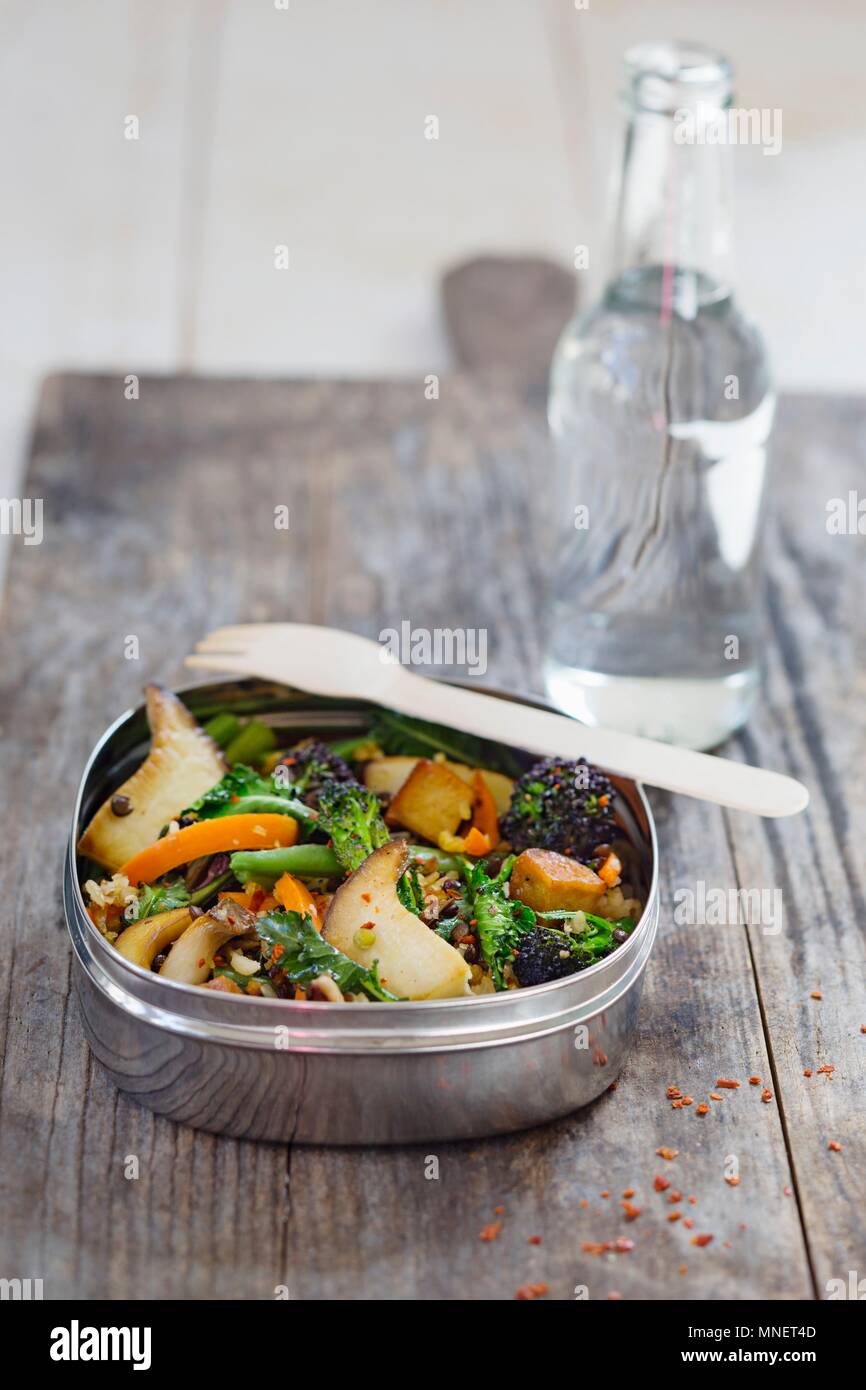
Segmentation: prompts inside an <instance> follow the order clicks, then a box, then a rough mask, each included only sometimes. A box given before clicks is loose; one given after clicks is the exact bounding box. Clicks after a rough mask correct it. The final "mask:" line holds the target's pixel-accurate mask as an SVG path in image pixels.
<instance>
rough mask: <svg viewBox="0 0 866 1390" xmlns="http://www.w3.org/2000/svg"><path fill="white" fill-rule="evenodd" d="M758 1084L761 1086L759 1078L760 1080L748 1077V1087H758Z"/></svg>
mask: <svg viewBox="0 0 866 1390" xmlns="http://www.w3.org/2000/svg"><path fill="white" fill-rule="evenodd" d="M760 1084H761V1078H760V1077H759V1076H750V1077H749V1085H750V1086H760Z"/></svg>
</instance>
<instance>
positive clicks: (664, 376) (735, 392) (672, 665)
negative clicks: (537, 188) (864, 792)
mask: <svg viewBox="0 0 866 1390" xmlns="http://www.w3.org/2000/svg"><path fill="white" fill-rule="evenodd" d="M626 65H627V93H626V100H627V105H628V126H627V130H626V141H625V162H624V166H623V171H622V179H621V183H620V187H619V197H618V209H617V226H616V234H615V239H614V257H615V259H614V265H613V267H612V268H611V273H610V278H609V281H608V286H607V289H606V291H605V293H604V296H603V298H602V301H601V303H600V304H598V305H597V306H596V307H594V308H593V309H592V310H590V311H589V312H588V313H586V314H583V315H582V316H579V317H578V318H577V319H575V321H574V322H573V323H572V324H571V325H569V327H568V328H567V329H566V331H565V333H564V334H563V337H562V339H561V341H560V344H559V347H558V348H557V352H556V356H555V358H554V363H553V367H552V372H551V393H550V404H549V415H550V423H551V428H552V431H553V434H554V438H555V442H556V450H557V464H558V468H557V489H556V507H557V515H556V524H557V526H558V527H559V528H561V532H562V543H561V545H560V546H559V547H558V551H557V559H556V561H555V565H556V569H555V573H554V574H553V576H552V610H551V612H550V614H549V621H550V632H549V637H548V648H547V651H548V659H547V665H546V671H545V677H546V682H547V688H548V691H549V693H550V695H551V697H552V699H553V700H554V701H555V703H556V704H557V705H559V706H560V707H561V708H562V709H565V710H566V711H567V712H569V713H570V714H574V715H577V716H578V717H579V718H581V719H584V720H586V721H588V722H589V723H593V724H607V725H610V726H612V727H614V728H617V729H622V730H626V731H628V732H632V733H640V734H646V735H649V736H651V737H654V738H663V739H667V740H669V741H671V742H675V743H681V744H686V745H689V746H691V747H697V748H708V747H712V746H713V745H714V744H716V743H718V742H719V741H720V740H721V739H723V738H724V737H725V736H726V735H727V734H728V733H730V732H731V730H733V729H735V728H737V727H738V726H739V725H741V724H742V723H743V722H744V721H745V720H746V718H747V717H748V715H749V712H750V710H751V708H752V705H753V703H754V699H755V696H756V693H757V690H758V687H759V683H760V650H761V640H762V639H761V618H760V548H761V534H762V522H763V512H764V505H763V503H764V483H765V467H766V451H765V444H766V441H767V437H768V435H769V432H770V427H771V425H772V420H773V412H774V407H775V399H774V397H773V395H772V392H771V386H770V379H769V371H768V365H767V359H766V355H765V352H764V347H763V342H762V339H761V337H760V334H759V333H758V332H757V330H756V329H755V328H754V327H753V325H752V324H751V323H750V322H749V321H748V320H747V319H746V318H745V317H744V316H743V315H742V313H741V311H740V309H739V307H738V306H737V304H736V302H735V300H734V297H733V292H732V287H731V279H730V266H729V241H730V238H729V223H730V197H729V187H728V182H729V178H728V166H729V159H730V154H731V149H730V144H731V142H732V140H733V139H736V138H744V137H743V132H742V131H741V130H740V127H739V125H738V124H736V123H735V122H734V121H733V120H732V118H733V117H734V116H735V113H734V112H732V111H731V110H730V104H731V70H730V67H729V65H728V63H727V62H726V61H725V60H724V59H722V58H720V57H718V56H717V55H716V54H715V53H713V52H712V51H711V50H709V49H705V48H702V47H698V46H694V45H684V44H674V43H657V44H643V45H641V46H639V47H638V48H636V49H634V50H632V51H631V52H630V53H629V54H628V56H627V60H626ZM732 132H733V133H732ZM747 133H748V136H749V138H752V139H757V138H763V134H764V133H765V128H763V127H761V126H760V124H756V125H755V126H754V127H752V126H748V127H747Z"/></svg>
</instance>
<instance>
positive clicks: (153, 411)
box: [0, 376, 866, 1301]
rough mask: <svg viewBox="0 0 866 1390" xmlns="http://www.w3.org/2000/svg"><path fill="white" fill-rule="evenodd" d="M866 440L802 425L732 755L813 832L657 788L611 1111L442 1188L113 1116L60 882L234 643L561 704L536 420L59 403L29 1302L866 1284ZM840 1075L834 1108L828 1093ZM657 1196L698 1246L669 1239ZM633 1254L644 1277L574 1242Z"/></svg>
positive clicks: (211, 387) (22, 914) (37, 439)
mask: <svg viewBox="0 0 866 1390" xmlns="http://www.w3.org/2000/svg"><path fill="white" fill-rule="evenodd" d="M864 439H866V406H864V403H863V402H862V401H858V400H848V399H833V400H829V399H818V398H794V399H790V398H789V399H787V400H785V401H784V402H783V404H782V409H781V413H780V421H779V429H778V435H777V450H776V453H777V465H778V466H777V473H776V486H775V490H774V502H775V507H776V514H777V524H776V528H775V533H774V539H773V542H772V546H771V548H770V551H769V561H770V564H769V599H770V613H771V618H772V625H773V636H772V640H771V642H770V643H769V645H768V663H769V673H768V685H767V694H766V699H765V701H764V703H763V704H762V706H761V709H760V711H759V712H758V714H757V715H756V717H755V719H754V721H753V723H752V725H751V727H750V728H749V730H748V732H747V733H746V734H745V735H743V737H742V738H740V739H738V740H736V741H735V742H734V743H733V745H732V747H731V750H730V751H731V752H732V754H733V756H745V757H748V758H749V759H751V760H754V761H756V762H761V763H763V764H765V765H766V766H769V767H776V768H779V769H783V770H786V771H789V772H791V773H792V774H794V775H795V776H797V777H800V778H802V779H803V780H804V781H806V782H807V783H808V784H809V785H810V787H811V789H812V793H813V802H812V809H811V811H810V812H809V814H808V815H807V816H804V817H801V818H800V819H798V820H796V821H792V822H785V823H771V822H759V821H757V820H753V819H751V818H748V817H745V816H737V815H734V814H726V813H723V812H721V811H720V810H718V809H717V808H714V807H710V806H702V805H698V804H693V803H691V802H688V801H678V802H677V801H673V800H671V799H669V798H667V797H664V796H661V795H656V794H654V795H653V797H652V800H653V805H654V808H655V811H656V815H657V818H658V827H659V835H660V848H661V890H662V900H661V911H662V918H661V931H660V939H659V943H658V946H657V948H656V951H655V953H654V955H653V958H652V960H651V962H650V966H649V970H648V974H647V982H646V991H645V995H644V1004H643V1009H642V1015H641V1024H640V1036H639V1038H638V1041H637V1045H636V1047H635V1049H634V1051H633V1054H632V1056H631V1060H630V1062H629V1063H628V1065H627V1068H626V1071H625V1073H624V1074H623V1076H622V1078H621V1080H620V1082H619V1085H618V1087H617V1089H616V1090H615V1091H611V1092H609V1093H607V1094H605V1095H604V1096H603V1097H602V1098H601V1099H600V1100H599V1101H598V1102H597V1103H596V1104H594V1105H593V1106H591V1107H590V1108H588V1109H586V1110H584V1111H581V1112H579V1113H577V1114H575V1115H574V1116H572V1117H570V1118H568V1119H566V1120H563V1121H560V1122H557V1123H555V1124H552V1125H549V1126H547V1127H545V1128H542V1129H539V1130H536V1131H534V1132H531V1133H526V1134H521V1135H516V1136H512V1137H509V1138H504V1139H495V1140H491V1141H488V1142H486V1143H474V1144H452V1145H437V1146H436V1150H435V1157H436V1158H437V1159H438V1178H434V1179H431V1178H430V1177H428V1173H429V1172H430V1171H431V1165H430V1164H429V1163H428V1158H429V1157H430V1155H429V1154H428V1153H427V1151H426V1150H425V1149H424V1148H423V1147H419V1148H407V1149H395V1150H376V1151H372V1150H368V1151H360V1152H353V1151H352V1152H350V1151H327V1150H317V1149H301V1148H293V1149H285V1148H281V1147H277V1146H268V1145H254V1144H251V1143H243V1142H237V1141H233V1140H222V1139H218V1138H214V1137H212V1136H210V1135H207V1134H200V1133H195V1132H194V1131H192V1130H188V1129H181V1128H178V1127H176V1126H174V1125H173V1124H171V1123H170V1122H168V1121H165V1120H161V1119H156V1118H155V1117H154V1116H153V1115H151V1114H150V1113H149V1112H148V1111H145V1110H141V1109H138V1108H137V1107H136V1106H135V1105H134V1104H133V1103H132V1102H131V1101H129V1100H127V1099H126V1098H125V1097H123V1096H120V1095H119V1094H117V1093H116V1092H115V1091H114V1090H113V1088H112V1087H111V1085H110V1084H109V1083H108V1082H107V1081H106V1080H105V1078H104V1077H103V1075H102V1073H101V1072H100V1071H99V1069H98V1068H97V1067H96V1065H95V1064H94V1063H93V1062H92V1060H91V1058H90V1055H89V1052H88V1049H87V1046H86V1044H85V1041H84V1038H83V1035H82V1030H81V1024H80V1020H79V1015H78V1010H77V1006H76V1002H75V1000H74V998H73V997H70V990H69V948H68V944H67V939H66V935H65V932H64V930H63V927H62V919H61V909H60V865H61V857H62V853H63V849H64V844H65V841H66V837H67V834H68V830H69V816H70V813H71V809H72V801H73V795H74V790H75V787H76V784H77V781H78V778H79V775H80V772H81V768H82V766H83V763H84V760H85V758H86V756H87V754H88V751H89V749H90V747H91V745H92V743H93V742H94V740H95V739H96V738H97V737H98V735H99V734H100V733H101V731H102V729H103V728H104V726H105V725H106V723H107V722H108V721H109V720H110V719H112V718H113V717H114V716H115V715H116V714H118V713H119V712H120V711H122V710H123V709H125V708H126V707H127V706H128V705H130V704H132V703H135V702H137V700H138V699H139V696H140V691H141V687H142V684H143V683H144V681H145V680H148V679H154V678H157V679H162V680H165V681H168V682H178V683H179V682H182V681H184V680H185V679H186V677H185V676H184V672H183V670H182V667H181V659H182V657H183V655H184V654H185V653H186V652H187V651H189V650H190V648H191V646H192V644H193V642H194V641H195V639H196V638H197V637H198V636H199V635H200V634H202V633H204V632H205V631H207V630H208V629H210V628H212V627H214V626H216V625H218V624H220V623H228V622H234V621H238V620H250V619H253V620H256V619H292V620H312V621H315V622H325V623H333V624H335V625H338V626H339V625H343V626H346V627H348V628H353V629H355V630H357V631H360V632H364V633H366V634H368V635H373V636H376V635H377V634H378V633H379V631H380V630H381V629H382V628H383V627H385V626H389V625H393V623H394V622H395V621H398V620H399V619H401V618H409V619H410V620H411V621H412V623H414V624H416V625H419V626H455V625H465V626H476V627H486V628H487V629H488V632H489V654H490V669H489V673H488V675H489V679H490V680H491V681H494V682H496V683H499V684H502V685H505V686H511V687H515V688H524V689H529V690H534V689H538V661H539V649H538V637H537V624H536V618H537V615H538V609H539V602H540V598H539V593H540V590H539V572H540V554H539V544H538V538H537V535H536V536H535V537H534V536H533V523H532V518H533V499H534V498H535V497H537V496H538V495H539V494H541V493H543V491H544V488H545V485H546V479H547V476H548V469H549V458H548V454H547V444H546V438H545V427H544V421H543V417H542V415H541V413H540V411H538V410H537V409H535V408H530V407H527V406H526V405H524V404H522V403H521V401H520V400H519V399H518V398H517V396H516V395H515V394H514V392H513V391H512V390H511V389H510V388H509V387H508V386H507V385H505V384H501V383H500V384H497V383H496V382H495V381H487V382H485V383H481V382H478V381H473V380H472V379H471V378H470V377H468V376H463V377H454V378H450V379H448V378H443V380H442V382H441V386H440V396H439V399H438V400H435V401H431V400H428V399H426V398H425V392H424V386H423V383H419V382H405V383H391V384H383V383H363V382H352V383H346V382H315V383H304V382H239V381H210V380H195V379H171V380H149V379H144V380H143V381H142V385H141V396H140V399H139V400H138V401H128V400H126V399H125V398H124V389H123V382H122V380H121V379H118V378H112V377H85V376H77V377H76V376H67V377H58V378H55V379H53V380H51V381H49V382H48V383H47V384H46V386H45V389H44V391H43V394H42V399H41V402H40V405H39V410H38V417H37V420H36V425H35V434H34V440H33V452H32V459H31V464H30V472H29V478H28V484H27V490H28V494H29V495H30V496H33V497H40V498H42V499H44V540H43V543H42V545H41V546H29V547H28V546H24V545H23V544H19V543H17V542H16V544H15V553H14V555H13V560H12V566H11V575H10V585H9V591H8V595H7V598H6V604H5V613H4V619H3V623H4V632H3V652H4V660H3V663H2V675H0V679H2V693H3V727H4V733H5V739H4V741H3V746H2V762H3V766H4V771H5V773H6V779H5V783H4V785H5V787H6V805H7V817H6V826H5V833H4V835H3V837H2V840H0V859H2V865H3V870H4V873H3V882H4V884H5V885H6V911H5V921H4V928H3V936H2V943H3V956H4V964H5V967H6V968H5V969H4V972H3V987H2V988H3V993H2V1006H0V1020H2V1021H0V1028H2V1031H3V1036H4V1037H5V1057H4V1063H3V1074H2V1090H0V1106H2V1109H0V1116H2V1125H0V1172H2V1173H3V1174H4V1175H5V1176H4V1181H3V1185H2V1190H0V1232H2V1236H0V1240H2V1253H3V1270H4V1272H5V1273H6V1274H8V1275H9V1276H10V1277H11V1276H13V1275H18V1276H21V1277H26V1276H32V1277H41V1278H43V1279H44V1286H45V1297H46V1298H56V1297H62V1296H78V1297H85V1298H123V1297H132V1298H142V1297H171V1298H229V1297H244V1298H250V1299H270V1298H273V1296H274V1290H275V1288H277V1287H278V1286H283V1285H285V1286H287V1287H288V1289H289V1291H290V1294H291V1297H293V1298H302V1299H310V1298H344V1299H360V1298H374V1299H379V1298H382V1299H388V1298H428V1299H431V1298H432V1299H459V1300H461V1301H463V1300H466V1299H481V1298H512V1297H513V1296H514V1294H515V1291H516V1290H517V1288H518V1287H519V1286H521V1285H524V1284H527V1283H542V1282H543V1283H546V1284H547V1285H549V1290H550V1293H549V1296H550V1297H552V1298H557V1299H571V1298H574V1297H575V1289H578V1291H579V1290H581V1289H584V1288H585V1289H586V1290H588V1293H589V1296H590V1297H592V1298H596V1299H597V1298H606V1297H607V1295H608V1293H609V1292H611V1291H618V1292H620V1293H622V1294H623V1296H624V1297H626V1298H628V1297H643V1298H684V1299H690V1298H694V1299H711V1298H767V1297H783V1298H794V1297H809V1296H811V1295H813V1294H814V1293H816V1292H817V1293H818V1294H819V1295H824V1294H825V1292H826V1284H827V1280H829V1279H831V1278H834V1277H842V1278H847V1271H848V1270H851V1269H859V1270H861V1271H862V1270H864V1269H866V1231H864V1224H863V1221H862V1212H863V1210H864V1205H866V1191H864V1174H866V1122H864V1115H866V1104H864V1099H866V1097H864V1079H863V1078H864V1059H866V1035H864V1034H862V1033H861V1027H862V1026H863V1025H866V1004H864V989H863V980H864V977H866V945H864V935H863V923H864V920H866V913H864V882H863V880H864V860H863V855H862V844H863V840H864V830H866V817H864V790H863V786H864V783H863V776H862V768H863V766H864V762H866V759H864V752H866V747H864V743H866V740H864V726H866V716H864V708H866V702H864V699H863V695H864V680H863V649H864V623H863V614H864V612H866V567H864V564H863V544H864V542H863V539H862V537H859V538H858V537H857V536H830V535H829V534H828V532H827V530H826V525H825V519H826V503H827V501H828V499H829V498H833V497H841V498H847V495H848V491H849V489H854V488H856V487H858V486H859V485H860V484H861V478H862V463H861V460H862V450H863V443H864ZM280 506H287V507H288V508H289V514H290V527H289V530H288V531H284V530H277V529H275V527H274V524H273V517H274V509H275V508H276V507H280ZM132 639H134V640H132ZM698 882H702V883H704V884H705V885H708V886H710V887H719V888H723V889H736V888H738V887H743V888H764V887H765V888H775V887H778V888H779V889H780V890H781V892H782V894H783V900H784V921H783V929H782V931H781V932H780V933H779V934H778V935H775V936H770V935H764V934H762V932H761V931H760V930H758V929H751V930H748V929H746V928H744V927H742V926H736V925H733V926H725V927H712V926H702V927H701V926H697V927H695V926H692V927H687V926H678V925H676V923H675V921H674V909H675V905H676V902H677V901H678V899H677V897H676V895H677V893H678V891H679V890H682V889H689V888H690V889H692V890H695V889H696V884H697V883H698ZM816 990H818V991H821V992H822V996H823V997H822V998H821V999H820V1000H818V999H813V998H811V997H810V995H811V992H812V991H816ZM822 1063H829V1064H832V1065H833V1066H834V1067H835V1070H834V1071H833V1073H832V1077H831V1076H830V1075H828V1074H822V1075H813V1076H812V1077H811V1078H808V1079H807V1078H806V1077H804V1075H803V1071H804V1068H811V1069H813V1071H814V1070H816V1069H817V1068H818V1067H819V1066H820V1065H821V1064H822ZM752 1075H756V1076H759V1077H760V1078H761V1082H762V1086H766V1087H768V1088H769V1090H770V1092H771V1093H772V1100H771V1101H770V1102H769V1103H762V1101H761V1089H762V1088H761V1087H753V1086H750V1085H749V1084H748V1081H747V1078H748V1077H750V1076H752ZM720 1077H730V1078H734V1079H737V1080H740V1081H741V1082H742V1083H743V1084H742V1086H741V1087H740V1089H739V1090H736V1091H734V1090H731V1091H723V1092H721V1094H723V1095H724V1100H723V1101H721V1102H712V1103H711V1109H710V1113H709V1114H707V1115H705V1116H699V1115H697V1113H696V1105H693V1106H691V1107H687V1108H682V1109H678V1110H673V1109H672V1108H671V1103H670V1101H669V1100H668V1099H666V1096H665V1089H666V1087H667V1086H669V1085H671V1084H676V1085H677V1086H679V1087H680V1088H681V1090H682V1091H683V1092H684V1093H686V1094H688V1095H690V1096H692V1097H693V1098H694V1100H695V1102H698V1101H701V1100H705V1099H706V1096H707V1094H708V1092H709V1091H711V1090H713V1089H714V1084H715V1082H716V1081H717V1078H720ZM371 1104H375V1097H371ZM831 1139H832V1140H837V1141H838V1142H840V1143H841V1145H842V1150H841V1152H840V1153H834V1152H830V1151H829V1150H828V1147H827V1146H828V1142H829V1141H830V1140H831ZM660 1146H670V1147H671V1148H675V1149H677V1150H678V1151H679V1154H678V1157H677V1158H676V1159H675V1160H674V1161H673V1162H665V1161H664V1160H663V1159H662V1158H659V1157H657V1156H656V1150H657V1149H658V1148H659V1147H660ZM130 1156H135V1157H136V1158H137V1159H138V1160H139V1173H140V1176H139V1177H138V1178H137V1179H130V1178H128V1177H126V1176H125V1167H126V1168H128V1167H129V1165H128V1159H129V1157H130ZM732 1162H733V1163H734V1164H735V1165H736V1166H737V1169H738V1171H739V1174H740V1176H741V1182H740V1184H739V1185H738V1186H729V1185H728V1184H727V1183H726V1182H725V1172H726V1171H728V1172H730V1171H731V1164H732ZM726 1165H728V1167H727V1170H726ZM656 1174H663V1175H664V1176H665V1177H666V1178H668V1179H670V1180H671V1182H672V1184H673V1187H674V1188H676V1189H679V1190H680V1191H681V1192H682V1195H683V1200H682V1202H681V1204H680V1206H679V1207H678V1208H676V1209H678V1210H681V1211H682V1212H683V1216H684V1217H686V1218H688V1220H690V1221H693V1222H694V1225H693V1226H692V1227H690V1228H689V1227H687V1226H686V1222H685V1220H683V1219H681V1220H679V1221H677V1222H670V1221H669V1220H668V1217H669V1215H670V1213H671V1211H672V1210H674V1209H675V1208H674V1207H673V1206H672V1205H671V1204H669V1203H668V1202H667V1201H666V1197H667V1195H668V1194H660V1193H657V1192H655V1191H654V1190H653V1179H654V1176H655V1175H656ZM630 1188H631V1189H634V1192H635V1194H636V1195H635V1196H634V1198H633V1199H631V1200H633V1201H634V1203H635V1204H637V1205H638V1206H640V1208H641V1214H640V1216H639V1217H638V1218H637V1219H636V1220H634V1221H631V1222H629V1221H626V1219H625V1212H624V1211H623V1209H622V1208H621V1207H620V1201H621V1199H622V1194H623V1192H624V1191H626V1190H627V1189H630ZM602 1194H609V1195H602ZM691 1196H693V1197H695V1198H696V1199H697V1200H696V1202H695V1203H694V1204H691V1203H690V1201H689V1198H690V1197H691ZM499 1206H503V1207H504V1208H505V1213H504V1216H503V1227H502V1231H501V1234H500V1235H499V1238H498V1240H496V1241H495V1242H489V1243H488V1242H482V1241H481V1240H479V1232H480V1230H481V1228H482V1227H483V1226H485V1225H486V1224H487V1223H488V1222H490V1221H491V1220H492V1219H493V1214H494V1211H495V1209H496V1208H497V1207H499ZM700 1233H706V1234H710V1235H712V1236H713V1241H712V1243H711V1244H709V1245H707V1246H705V1247H698V1246H695V1245H693V1244H692V1243H691V1240H692V1237H693V1236H695V1235H697V1234H700ZM535 1236H540V1237H541V1238H542V1241H541V1244H531V1243H529V1242H530V1237H535ZM619 1236H626V1237H628V1239H630V1240H633V1241H634V1249H633V1250H631V1251H630V1252H629V1253H623V1254H617V1255H594V1254H592V1253H589V1252H588V1251H587V1250H585V1249H584V1248H583V1247H584V1245H585V1244H589V1245H591V1244H592V1243H599V1242H605V1241H609V1240H614V1239H616V1238H617V1237H619ZM684 1267H685V1268H684Z"/></svg>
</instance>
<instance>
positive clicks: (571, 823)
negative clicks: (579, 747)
mask: <svg viewBox="0 0 866 1390" xmlns="http://www.w3.org/2000/svg"><path fill="white" fill-rule="evenodd" d="M614 795H615V793H614V788H613V785H612V783H611V782H610V780H609V778H607V777H606V776H605V775H604V773H603V772H599V770H598V768H595V767H591V766H590V764H589V763H588V762H587V761H586V759H585V758H580V759H578V761H577V762H564V761H563V760H562V759H559V758H543V759H542V761H541V762H538V763H536V764H535V766H534V767H532V768H530V770H529V772H527V773H525V774H524V775H523V777H521V778H520V780H519V782H518V783H517V785H516V786H515V788H514V793H513V795H512V798H511V806H510V807H509V809H508V811H507V813H506V814H505V816H504V817H503V819H502V822H501V825H500V829H501V831H502V835H503V838H504V839H506V840H508V841H509V842H510V843H511V845H512V846H513V848H514V849H515V850H524V849H531V848H533V847H536V846H537V847H539V848H543V849H552V850H556V851H558V853H559V854H568V855H570V856H571V857H572V858H576V859H588V858H590V857H591V856H592V853H593V851H594V850H595V849H596V847H597V846H598V845H601V844H605V843H606V842H607V841H609V840H611V839H612V838H613V837H614V836H615V835H616V833H617V830H616V823H615V821H614V817H613V802H614Z"/></svg>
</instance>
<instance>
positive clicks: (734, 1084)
mask: <svg viewBox="0 0 866 1390" xmlns="http://www.w3.org/2000/svg"><path fill="white" fill-rule="evenodd" d="M716 1085H717V1086H718V1088H719V1090H720V1091H738V1090H739V1089H740V1083H739V1081H731V1080H730V1079H729V1078H728V1077H726V1076H720V1077H719V1078H718V1079H717V1081H716Z"/></svg>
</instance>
